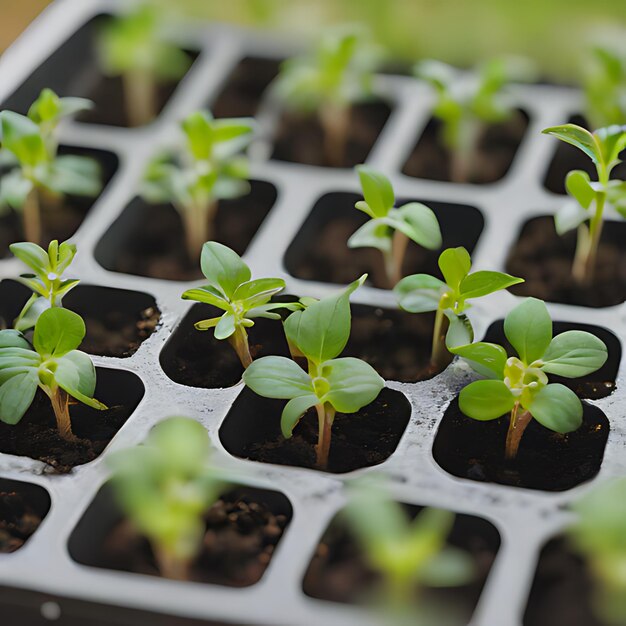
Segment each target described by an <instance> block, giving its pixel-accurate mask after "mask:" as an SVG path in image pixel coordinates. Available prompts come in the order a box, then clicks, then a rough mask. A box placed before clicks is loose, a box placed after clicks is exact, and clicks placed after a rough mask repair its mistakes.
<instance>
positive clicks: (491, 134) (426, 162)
mask: <svg viewBox="0 0 626 626" xmlns="http://www.w3.org/2000/svg"><path fill="white" fill-rule="evenodd" d="M527 126H528V115H526V113H524V112H523V111H520V110H518V111H516V114H515V115H514V116H513V117H512V118H511V119H509V120H508V121H506V122H503V123H500V124H492V125H490V126H488V127H487V129H486V130H485V132H484V133H483V135H482V137H481V139H480V141H479V145H478V150H477V153H476V155H475V157H474V159H473V163H472V166H473V171H472V173H471V175H470V176H469V180H468V181H467V182H470V183H478V184H484V183H493V182H495V181H496V180H499V179H501V178H502V177H503V176H504V175H505V174H506V173H507V172H508V171H509V168H510V167H511V163H512V162H513V159H514V157H515V153H516V152H517V149H518V148H519V145H520V143H521V141H522V138H523V137H524V133H525V132H526V128H527ZM440 133H441V122H440V121H439V120H437V119H435V118H432V119H431V120H430V121H429V122H428V124H427V125H426V128H425V129H424V132H423V133H422V135H421V137H420V138H419V140H418V142H417V144H416V145H415V148H414V149H413V152H411V154H410V156H409V158H408V159H407V162H406V163H405V165H404V168H403V170H402V172H403V173H404V174H406V175H407V176H414V177H416V178H427V179H429V180H442V181H451V159H450V154H449V152H448V150H447V148H446V147H445V146H444V145H443V143H442V142H441V134H440Z"/></svg>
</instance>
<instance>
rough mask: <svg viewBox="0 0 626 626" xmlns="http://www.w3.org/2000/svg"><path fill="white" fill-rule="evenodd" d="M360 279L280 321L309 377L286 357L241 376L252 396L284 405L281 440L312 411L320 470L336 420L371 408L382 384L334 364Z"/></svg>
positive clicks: (361, 367) (367, 373)
mask: <svg viewBox="0 0 626 626" xmlns="http://www.w3.org/2000/svg"><path fill="white" fill-rule="evenodd" d="M365 278H366V275H364V276H362V277H361V278H359V279H358V280H356V281H354V282H353V283H352V284H350V285H349V286H348V287H347V288H346V289H345V290H344V291H342V292H340V293H338V294H336V295H334V296H329V297H327V298H323V299H322V300H319V301H317V302H313V303H311V304H309V306H307V307H306V308H305V309H304V310H297V311H295V312H294V313H292V314H291V315H290V316H289V317H288V318H287V320H286V321H285V334H286V335H287V338H288V340H289V343H290V344H291V345H293V346H295V347H296V348H297V350H298V353H300V354H302V355H304V357H305V358H306V360H307V365H308V372H305V371H304V370H303V369H302V368H301V367H300V366H299V365H298V364H296V363H295V362H294V361H292V360H290V359H287V358H285V357H281V356H266V357H262V358H260V359H258V360H256V361H254V362H253V363H252V365H250V366H249V367H248V369H247V370H246V371H245V373H244V375H243V380H244V382H245V383H246V385H247V386H248V387H250V389H252V391H254V392H255V393H257V394H259V395H261V396H264V397H266V398H279V399H283V400H289V402H287V404H286V405H285V408H284V409H283V412H282V415H281V431H282V433H283V436H284V437H286V438H289V437H291V436H292V433H293V429H294V428H295V427H296V425H297V424H298V422H299V421H300V419H301V418H302V416H303V415H304V413H305V412H306V411H307V410H308V409H310V408H311V407H315V410H316V411H317V417H318V429H319V430H318V443H317V448H316V455H317V458H316V463H317V467H318V468H319V469H325V468H326V467H327V465H328V455H329V452H330V441H331V429H332V426H333V422H334V419H335V414H336V413H337V412H339V413H356V412H357V411H359V410H360V409H362V408H363V407H364V406H366V405H368V404H369V403H370V402H373V401H374V400H375V399H376V397H377V396H378V394H379V393H380V391H381V389H382V388H383V387H384V384H385V383H384V381H383V379H382V378H381V377H380V376H379V375H378V374H377V373H376V371H375V370H374V369H373V368H372V367H371V365H369V364H368V363H365V362H364V361H361V360H359V359H355V358H353V357H343V358H337V357H338V356H339V354H340V353H341V352H342V350H343V349H344V347H345V346H346V343H347V342H348V338H349V336H350V325H351V320H350V318H351V314H350V294H351V293H352V292H354V291H355V289H357V288H358V287H359V286H360V285H362V284H363V282H364V281H365Z"/></svg>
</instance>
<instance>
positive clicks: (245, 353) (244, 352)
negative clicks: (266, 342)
mask: <svg viewBox="0 0 626 626" xmlns="http://www.w3.org/2000/svg"><path fill="white" fill-rule="evenodd" d="M228 341H229V343H230V345H231V346H232V347H233V348H234V350H235V352H236V353H237V356H238V357H239V360H240V361H241V364H242V365H243V367H244V369H247V368H248V367H249V366H250V364H251V363H252V355H251V354H250V345H249V344H248V333H247V332H246V330H245V328H244V327H242V326H236V327H235V332H234V333H233V334H232V335H231V336H230V337H229V338H228Z"/></svg>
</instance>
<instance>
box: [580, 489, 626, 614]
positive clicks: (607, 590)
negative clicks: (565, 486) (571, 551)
mask: <svg viewBox="0 0 626 626" xmlns="http://www.w3.org/2000/svg"><path fill="white" fill-rule="evenodd" d="M573 509H574V513H576V514H577V516H578V517H577V520H576V521H575V522H574V524H573V525H572V526H571V527H570V528H569V530H568V535H569V538H570V540H571V542H572V543H573V545H574V547H575V549H576V551H577V552H579V553H580V554H581V555H582V556H584V557H585V560H586V561H587V563H588V565H589V568H590V570H591V574H592V578H593V609H594V612H595V613H596V615H597V616H598V618H600V619H601V620H602V623H603V624H606V626H623V624H626V574H625V573H624V572H626V532H625V530H626V480H625V479H623V478H620V479H614V480H612V481H610V482H607V483H604V484H603V485H601V486H599V487H596V488H595V489H594V490H593V491H591V492H590V493H588V494H587V495H585V496H583V498H582V499H581V500H579V501H578V502H576V503H575V504H574V505H573Z"/></svg>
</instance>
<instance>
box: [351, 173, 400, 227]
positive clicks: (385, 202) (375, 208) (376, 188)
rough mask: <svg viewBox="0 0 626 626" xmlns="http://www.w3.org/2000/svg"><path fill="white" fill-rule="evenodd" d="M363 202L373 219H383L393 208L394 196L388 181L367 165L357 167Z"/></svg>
mask: <svg viewBox="0 0 626 626" xmlns="http://www.w3.org/2000/svg"><path fill="white" fill-rule="evenodd" d="M356 171H357V172H358V174H359V179H360V181H361V188H362V190H363V197H364V198H365V202H366V203H367V205H368V206H369V208H370V209H371V211H372V215H373V217H385V216H386V215H387V213H388V212H389V209H391V208H392V207H393V204H394V202H395V196H394V193H393V187H392V186H391V183H390V182H389V179H388V178H387V177H386V176H385V175H384V174H381V173H380V172H376V171H375V170H373V169H372V168H370V167H368V166H367V165H357V167H356Z"/></svg>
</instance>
